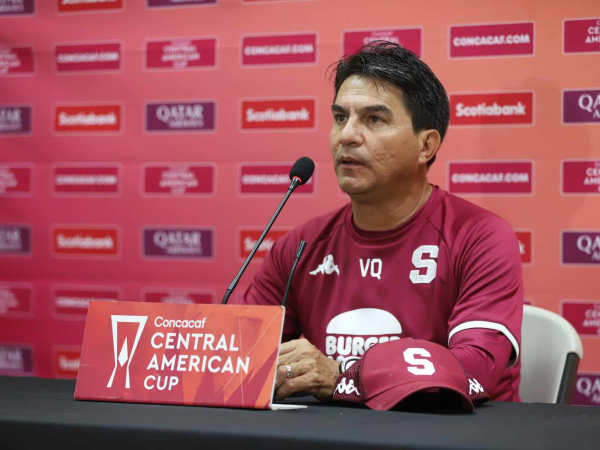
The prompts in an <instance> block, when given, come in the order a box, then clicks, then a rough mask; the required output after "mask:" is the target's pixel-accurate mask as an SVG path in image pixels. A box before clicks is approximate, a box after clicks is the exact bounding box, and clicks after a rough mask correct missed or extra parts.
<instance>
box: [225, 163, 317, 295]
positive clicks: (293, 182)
mask: <svg viewBox="0 0 600 450" xmlns="http://www.w3.org/2000/svg"><path fill="white" fill-rule="evenodd" d="M314 171H315V163H314V162H313V160H312V159H310V158H307V157H306V156H303V157H302V158H299V159H298V160H297V161H296V162H295V163H294V165H293V166H292V168H291V170H290V186H289V187H288V190H287V192H286V194H285V196H284V197H283V200H281V203H280V204H279V206H278V207H277V209H276V210H275V214H273V217H271V220H270V221H269V223H268V224H267V226H266V227H265V229H264V231H263V232H262V234H261V235H260V237H259V238H258V240H257V241H256V244H254V247H253V248H252V251H251V252H250V254H249V255H248V257H247V258H246V261H244V264H243V265H242V268H241V269H240V271H239V272H238V274H237V275H236V277H235V278H234V279H233V281H232V282H231V284H230V285H229V287H228V288H227V290H226V291H225V295H224V296H223V300H221V304H222V305H225V304H227V301H228V300H229V297H230V296H231V293H232V292H233V290H234V289H235V287H236V286H237V284H238V282H239V281H240V278H241V277H242V275H243V274H244V271H245V270H246V267H248V264H250V261H251V260H252V258H253V257H254V254H255V253H256V251H257V250H258V247H260V244H262V241H263V240H264V238H265V236H266V235H267V233H268V232H269V230H270V229H271V226H272V225H273V223H274V222H275V219H277V216H279V213H280V212H281V210H282V209H283V205H285V203H286V202H287V200H288V198H289V197H290V195H292V192H294V190H295V189H296V188H297V187H298V186H300V185H303V184H306V183H307V182H308V180H310V177H311V176H312V174H313V172H314Z"/></svg>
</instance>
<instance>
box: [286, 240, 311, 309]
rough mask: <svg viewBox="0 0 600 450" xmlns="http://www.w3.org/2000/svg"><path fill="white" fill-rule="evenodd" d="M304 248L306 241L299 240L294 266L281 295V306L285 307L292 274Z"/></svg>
mask: <svg viewBox="0 0 600 450" xmlns="http://www.w3.org/2000/svg"><path fill="white" fill-rule="evenodd" d="M305 248H306V241H303V240H300V244H299V245H298V250H296V258H295V259H294V264H292V270H291V271H290V276H289V277H288V281H287V286H286V287H285V293H284V294H283V301H282V302H281V306H284V307H285V302H286V301H287V296H288V292H289V291H290V286H291V285H292V277H293V276H294V272H295V271H296V266H297V265H298V261H300V257H301V256H302V253H303V252H304V249H305Z"/></svg>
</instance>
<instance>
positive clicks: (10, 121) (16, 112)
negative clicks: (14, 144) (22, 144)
mask: <svg viewBox="0 0 600 450" xmlns="http://www.w3.org/2000/svg"><path fill="white" fill-rule="evenodd" d="M31 115H32V107H31V106H9V105H0V137H2V136H5V135H8V136H13V135H27V134H31Z"/></svg>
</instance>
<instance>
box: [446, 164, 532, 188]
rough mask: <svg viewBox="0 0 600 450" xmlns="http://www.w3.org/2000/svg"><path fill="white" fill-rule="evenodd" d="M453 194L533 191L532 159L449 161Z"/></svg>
mask: <svg viewBox="0 0 600 450" xmlns="http://www.w3.org/2000/svg"><path fill="white" fill-rule="evenodd" d="M448 191H450V192H452V193H453V194H465V195H469V194H478V195H480V194H489V195H502V194H505V195H528V194H532V193H533V162H531V161H473V162H470V161H469V162H462V161H449V162H448Z"/></svg>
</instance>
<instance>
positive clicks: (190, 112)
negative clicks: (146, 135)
mask: <svg viewBox="0 0 600 450" xmlns="http://www.w3.org/2000/svg"><path fill="white" fill-rule="evenodd" d="M215 113H216V103H215V102H213V101H206V102H200V101H198V102H173V103H146V131H149V132H170V131H175V132H187V133H191V132H197V131H214V130H215V128H216V120H215Z"/></svg>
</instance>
